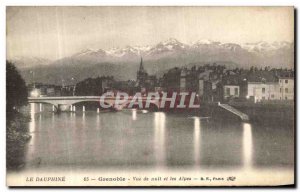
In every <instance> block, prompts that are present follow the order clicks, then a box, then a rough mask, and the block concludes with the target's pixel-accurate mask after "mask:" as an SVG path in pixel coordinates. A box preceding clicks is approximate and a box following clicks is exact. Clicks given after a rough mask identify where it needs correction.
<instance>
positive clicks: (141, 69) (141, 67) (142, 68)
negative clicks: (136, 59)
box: [140, 57, 144, 71]
mask: <svg viewBox="0 0 300 192" xmlns="http://www.w3.org/2000/svg"><path fill="white" fill-rule="evenodd" d="M140 71H144V67H143V58H142V57H141V63H140Z"/></svg>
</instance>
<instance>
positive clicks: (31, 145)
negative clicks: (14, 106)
mask: <svg viewBox="0 0 300 192" xmlns="http://www.w3.org/2000/svg"><path fill="white" fill-rule="evenodd" d="M35 107H36V104H34V103H30V119H31V120H30V122H29V133H30V135H31V139H30V140H29V143H28V150H27V153H26V156H27V157H26V159H29V158H30V157H31V156H32V155H33V153H34V151H35V146H36V145H35V140H36V138H35V134H36V133H35V132H36V121H35V113H36V110H35ZM39 125H40V121H39Z"/></svg>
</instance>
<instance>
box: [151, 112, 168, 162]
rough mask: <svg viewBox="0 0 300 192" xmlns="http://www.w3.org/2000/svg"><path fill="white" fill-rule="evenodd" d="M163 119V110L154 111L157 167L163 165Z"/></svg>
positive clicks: (164, 152)
mask: <svg viewBox="0 0 300 192" xmlns="http://www.w3.org/2000/svg"><path fill="white" fill-rule="evenodd" d="M165 121H166V115H165V113H163V112H155V113H154V150H155V152H154V153H155V160H156V163H157V166H158V167H163V166H164V165H165V159H166V151H165V149H166V146H165Z"/></svg>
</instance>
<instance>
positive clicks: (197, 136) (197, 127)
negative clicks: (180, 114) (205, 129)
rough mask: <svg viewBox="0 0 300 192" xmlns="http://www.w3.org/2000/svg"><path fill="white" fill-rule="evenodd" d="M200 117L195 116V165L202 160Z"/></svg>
mask: <svg viewBox="0 0 300 192" xmlns="http://www.w3.org/2000/svg"><path fill="white" fill-rule="evenodd" d="M200 134H201V133H200V118H199V117H195V118H194V160H195V166H196V167H198V166H199V162H200Z"/></svg>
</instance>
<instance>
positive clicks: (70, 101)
mask: <svg viewBox="0 0 300 192" xmlns="http://www.w3.org/2000/svg"><path fill="white" fill-rule="evenodd" d="M130 99H132V98H131V97H129V99H128V100H127V101H124V102H121V103H120V104H118V107H119V108H115V107H116V106H115V102H116V97H110V96H107V97H105V98H103V97H101V96H61V97H28V103H41V104H42V103H43V104H50V105H52V106H53V111H57V112H59V111H76V108H75V106H74V105H75V104H76V103H81V102H99V103H100V101H101V102H103V103H104V104H105V105H110V106H112V107H114V108H115V109H122V108H124V107H125V106H126V105H127V104H129V103H130V101H131V100H130ZM146 100H147V97H142V101H143V103H144V102H146ZM150 104H152V105H155V106H156V107H157V109H159V106H160V105H159V101H155V100H151V101H150ZM83 111H85V108H84V107H83Z"/></svg>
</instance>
